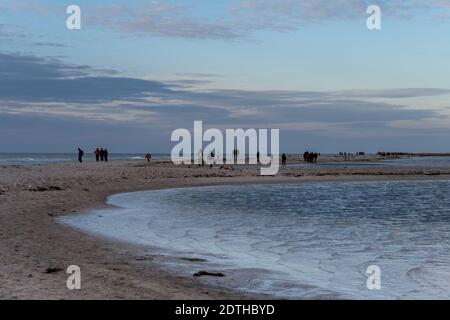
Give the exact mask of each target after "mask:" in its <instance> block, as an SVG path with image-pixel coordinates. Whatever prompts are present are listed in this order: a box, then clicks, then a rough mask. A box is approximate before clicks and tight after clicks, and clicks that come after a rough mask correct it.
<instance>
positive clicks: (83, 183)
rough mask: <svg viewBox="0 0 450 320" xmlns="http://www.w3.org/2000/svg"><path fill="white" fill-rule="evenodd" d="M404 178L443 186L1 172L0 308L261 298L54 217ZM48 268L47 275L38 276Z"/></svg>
mask: <svg viewBox="0 0 450 320" xmlns="http://www.w3.org/2000/svg"><path fill="white" fill-rule="evenodd" d="M290 160H292V159H290ZM369 160H376V159H366V161H369ZM335 161H340V160H339V159H338V160H335ZM406 179H410V180H423V179H427V180H428V179H446V180H447V179H450V168H449V169H436V168H434V169H433V168H411V167H405V168H385V167H373V168H355V169H349V168H345V167H340V168H332V169H328V168H327V169H320V168H317V169H295V168H283V169H282V170H281V172H280V174H279V175H278V176H276V177H261V176H259V170H258V169H257V168H256V167H235V168H233V167H229V166H226V167H223V168H220V167H219V166H217V167H214V168H209V167H202V168H199V167H197V166H180V167H177V166H174V165H172V164H171V163H168V162H163V161H162V162H159V163H151V164H147V163H145V162H141V161H115V162H110V163H83V164H49V165H34V166H2V167H0V299H245V298H267V297H265V296H255V295H251V294H247V293H245V292H234V291H231V290H228V289H225V288H223V287H220V286H219V285H217V284H215V283H214V279H209V281H208V282H207V283H206V282H205V281H204V280H202V279H201V278H202V277H200V278H199V277H186V276H181V275H178V274H176V273H175V272H174V271H171V270H166V268H164V267H163V266H162V264H161V261H164V260H166V259H170V257H164V256H161V255H158V254H157V253H154V254H152V253H149V248H141V247H138V246H131V245H126V244H121V243H115V242H112V241H109V240H106V239H102V238H99V237H95V236H92V235H87V234H85V233H82V232H81V231H78V230H75V229H72V228H69V227H67V226H64V225H62V224H60V223H57V222H56V221H55V217H57V216H59V215H66V214H80V213H83V212H86V211H89V210H90V209H93V208H101V207H105V206H106V204H105V200H106V197H107V196H109V195H111V194H115V193H120V192H131V191H140V190H151V189H159V188H174V187H185V186H200V185H219V184H233V183H239V184H241V183H289V182H296V183H298V182H305V183H312V182H314V181H347V180H348V181H351V180H406ZM144 249H145V250H144ZM73 264H75V265H78V266H80V267H81V270H82V289H81V290H68V289H67V288H66V279H67V277H68V274H66V273H65V269H66V268H67V267H68V266H69V265H73ZM49 269H54V270H53V271H55V272H50V273H48V272H47V271H48V270H49ZM192 271H193V273H195V272H198V271H200V270H198V269H195V268H193V270H192ZM207 271H208V270H207ZM219 271H220V270H219Z"/></svg>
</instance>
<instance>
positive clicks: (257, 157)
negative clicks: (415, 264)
mask: <svg viewBox="0 0 450 320" xmlns="http://www.w3.org/2000/svg"><path fill="white" fill-rule="evenodd" d="M259 157H260V154H259V151H258V152H257V153H256V161H257V162H258V164H259Z"/></svg>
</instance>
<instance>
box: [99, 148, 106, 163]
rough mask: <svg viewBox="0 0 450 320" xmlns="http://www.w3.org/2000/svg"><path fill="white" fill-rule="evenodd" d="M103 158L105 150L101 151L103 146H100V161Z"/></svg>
mask: <svg viewBox="0 0 450 320" xmlns="http://www.w3.org/2000/svg"><path fill="white" fill-rule="evenodd" d="M103 160H105V151H103V148H100V161H103Z"/></svg>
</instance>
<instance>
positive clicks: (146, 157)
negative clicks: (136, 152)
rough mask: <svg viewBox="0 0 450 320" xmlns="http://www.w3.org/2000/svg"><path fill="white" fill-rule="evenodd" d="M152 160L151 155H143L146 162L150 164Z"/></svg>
mask: <svg viewBox="0 0 450 320" xmlns="http://www.w3.org/2000/svg"><path fill="white" fill-rule="evenodd" d="M151 158H152V155H151V154H150V153H147V154H146V155H145V159H146V160H147V162H150V159H151Z"/></svg>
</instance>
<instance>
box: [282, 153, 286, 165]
mask: <svg viewBox="0 0 450 320" xmlns="http://www.w3.org/2000/svg"><path fill="white" fill-rule="evenodd" d="M286 160H287V157H286V154H284V153H283V155H282V156H281V165H282V166H285V165H286Z"/></svg>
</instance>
